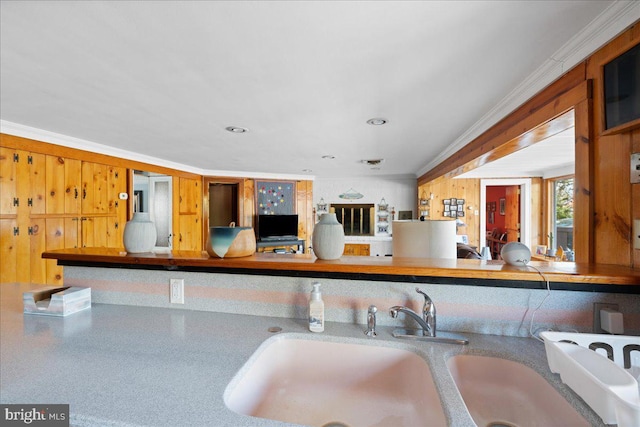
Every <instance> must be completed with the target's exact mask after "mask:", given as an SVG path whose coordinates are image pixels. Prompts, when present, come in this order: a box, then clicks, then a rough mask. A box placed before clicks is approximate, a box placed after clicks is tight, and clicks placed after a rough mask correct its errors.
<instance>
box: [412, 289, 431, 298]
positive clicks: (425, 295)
mask: <svg viewBox="0 0 640 427" xmlns="http://www.w3.org/2000/svg"><path fill="white" fill-rule="evenodd" d="M416 292H417V293H419V294H420V295H422V296H423V297H424V299H431V298H429V295H427V294H425V293H424V291H423V290H422V289H420V288H418V287H416Z"/></svg>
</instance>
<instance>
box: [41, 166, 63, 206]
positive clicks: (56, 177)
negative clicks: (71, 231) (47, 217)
mask: <svg viewBox="0 0 640 427" xmlns="http://www.w3.org/2000/svg"><path fill="white" fill-rule="evenodd" d="M64 164H65V159H64V158H63V157H57V156H47V158H46V171H45V175H46V178H45V182H46V190H45V191H46V211H47V213H48V214H64V213H65V173H64Z"/></svg>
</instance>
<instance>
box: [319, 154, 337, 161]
mask: <svg viewBox="0 0 640 427" xmlns="http://www.w3.org/2000/svg"><path fill="white" fill-rule="evenodd" d="M322 158H323V159H327V160H333V159H335V158H336V156H332V155H330V154H328V155H326V156H322Z"/></svg>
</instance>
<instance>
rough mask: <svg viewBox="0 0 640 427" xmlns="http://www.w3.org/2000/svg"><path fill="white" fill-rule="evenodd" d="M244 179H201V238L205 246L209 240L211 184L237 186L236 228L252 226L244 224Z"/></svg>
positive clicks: (210, 177)
mask: <svg viewBox="0 0 640 427" xmlns="http://www.w3.org/2000/svg"><path fill="white" fill-rule="evenodd" d="M246 181H247V180H246V179H245V178H230V177H215V176H205V177H203V179H202V182H203V184H202V196H203V203H202V236H203V242H205V244H207V243H206V242H207V241H208V238H209V227H210V226H209V218H210V215H209V214H210V212H209V186H210V185H211V184H237V185H238V195H237V196H238V224H237V226H238V227H253V224H251V223H247V222H246V217H245V213H244V210H245V209H244V207H245V201H244V194H245V183H246Z"/></svg>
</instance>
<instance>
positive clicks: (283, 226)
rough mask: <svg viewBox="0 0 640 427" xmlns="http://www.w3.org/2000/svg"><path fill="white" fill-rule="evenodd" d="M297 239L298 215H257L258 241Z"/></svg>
mask: <svg viewBox="0 0 640 427" xmlns="http://www.w3.org/2000/svg"><path fill="white" fill-rule="evenodd" d="M278 238H291V239H297V238H298V215H258V239H260V240H269V239H278Z"/></svg>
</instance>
